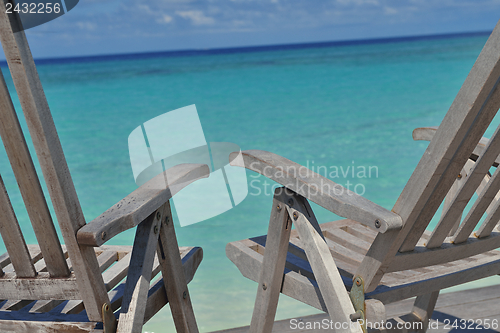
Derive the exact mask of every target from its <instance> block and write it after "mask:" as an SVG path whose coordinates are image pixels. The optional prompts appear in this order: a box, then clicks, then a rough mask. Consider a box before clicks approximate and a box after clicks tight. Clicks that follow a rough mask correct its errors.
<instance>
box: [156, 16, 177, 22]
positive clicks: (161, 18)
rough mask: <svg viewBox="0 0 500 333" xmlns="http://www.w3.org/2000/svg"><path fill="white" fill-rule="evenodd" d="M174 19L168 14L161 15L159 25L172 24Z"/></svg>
mask: <svg viewBox="0 0 500 333" xmlns="http://www.w3.org/2000/svg"><path fill="white" fill-rule="evenodd" d="M173 19H174V18H173V17H172V16H170V15H167V14H163V15H161V17H160V18H159V19H158V20H157V22H158V23H167V24H168V23H170V22H172V21H173Z"/></svg>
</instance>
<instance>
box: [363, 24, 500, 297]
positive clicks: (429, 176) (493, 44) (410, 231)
mask: <svg viewBox="0 0 500 333" xmlns="http://www.w3.org/2000/svg"><path fill="white" fill-rule="evenodd" d="M499 76H500V24H497V26H496V27H495V29H494V30H493V32H492V34H491V36H490V38H489V39H488V41H487V42H486V45H485V46H484V48H483V50H482V51H481V54H480V55H479V57H478V59H477V61H476V63H475V64H474V66H473V68H472V69H471V71H470V73H469V75H468V76H467V79H466V80H465V82H464V84H463V85H462V88H461V89H460V91H459V92H458V94H457V97H456V98H455V100H454V102H453V103H452V105H451V107H450V110H449V111H448V113H447V114H446V116H445V118H444V120H443V122H442V124H441V126H440V127H439V129H438V130H437V132H436V134H435V135H434V138H433V139H432V141H431V143H430V144H429V146H428V147H427V150H426V153H425V154H424V156H423V157H422V159H421V160H420V162H419V164H418V165H417V167H416V169H415V171H414V172H413V174H412V176H411V177H410V180H409V181H408V183H407V185H406V186H405V188H404V190H403V192H402V193H401V195H400V197H399V198H398V200H397V202H396V204H395V205H394V208H393V212H395V213H396V214H398V215H400V216H401V218H402V220H403V221H404V226H403V228H402V229H401V231H400V232H398V233H392V234H387V235H386V234H378V235H377V238H376V239H375V241H374V245H372V247H371V248H370V250H369V251H368V253H367V255H366V256H365V259H364V260H363V263H362V264H361V266H360V269H359V271H358V274H360V275H361V276H363V278H364V280H365V283H366V290H368V291H370V290H374V289H375V287H376V286H377V285H378V283H379V281H380V279H381V278H382V276H383V274H384V271H385V269H386V268H387V266H388V265H389V263H390V260H391V259H392V258H393V257H394V256H395V255H396V253H397V252H398V251H399V250H401V251H403V252H404V251H410V250H412V249H413V248H414V247H415V244H416V243H417V242H418V240H419V238H420V237H421V235H422V234H423V232H424V230H425V228H426V226H427V225H428V223H429V221H430V220H431V218H432V216H433V215H434V214H435V212H436V210H437V209H438V207H439V205H440V204H441V202H442V200H443V198H444V196H445V195H446V193H447V192H448V190H449V189H450V187H451V186H452V184H453V182H454V180H455V179H456V177H457V175H458V173H459V172H460V170H461V168H462V167H463V165H464V164H465V162H466V161H467V159H468V158H469V156H470V155H471V153H472V152H473V150H474V147H475V146H476V144H477V143H478V142H479V140H480V139H481V136H482V134H483V133H484V130H485V129H486V128H487V127H488V124H489V123H490V121H491V119H492V118H493V117H494V115H495V114H496V112H497V110H498V108H499V106H500V100H499V94H498V92H499V91H498V89H497V81H498V77H499ZM403 243H404V246H403Z"/></svg>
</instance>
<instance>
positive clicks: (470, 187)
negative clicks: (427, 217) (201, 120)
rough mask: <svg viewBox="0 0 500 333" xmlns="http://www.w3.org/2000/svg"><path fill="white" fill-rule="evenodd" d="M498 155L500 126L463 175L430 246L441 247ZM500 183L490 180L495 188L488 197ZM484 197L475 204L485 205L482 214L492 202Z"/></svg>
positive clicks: (435, 230)
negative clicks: (458, 188) (461, 182)
mask: <svg viewBox="0 0 500 333" xmlns="http://www.w3.org/2000/svg"><path fill="white" fill-rule="evenodd" d="M498 155H500V127H498V128H497V130H496V131H495V133H494V134H493V136H492V138H491V139H490V140H489V141H488V144H487V146H486V148H485V149H484V152H483V154H482V155H481V156H479V158H478V160H477V161H476V163H474V164H473V166H472V169H471V170H470V172H469V173H467V172H465V177H462V179H465V181H464V182H463V184H462V186H461V188H460V190H459V191H458V192H457V194H456V196H455V197H454V198H453V200H452V202H451V204H450V206H449V207H447V210H446V212H445V213H444V214H443V215H444V216H443V218H442V219H441V220H440V221H439V222H438V225H437V226H436V227H435V228H434V231H433V232H432V235H431V238H430V239H429V241H428V242H427V247H428V248H434V247H439V246H440V245H441V243H442V242H443V240H444V239H445V238H446V237H447V236H448V234H449V232H450V230H451V228H452V227H453V225H455V223H456V221H457V219H458V218H459V217H460V216H462V212H463V210H464V209H465V207H466V206H467V204H468V203H469V201H470V199H471V198H472V195H473V194H474V192H475V191H476V189H477V188H478V186H479V185H480V184H481V182H482V180H483V179H484V177H485V176H486V175H487V174H488V172H489V169H490V167H491V165H492V164H493V162H494V161H495V158H496V157H497V156H498ZM466 164H467V163H466ZM464 168H466V169H468V168H467V167H466V166H464ZM499 185H500V182H494V181H491V180H490V182H489V184H488V186H489V187H493V188H492V189H491V190H490V191H489V192H490V195H489V197H488V198H491V200H493V198H494V197H495V194H496V192H498V189H499ZM483 198H484V196H481V195H480V197H479V199H478V200H477V201H476V202H475V204H474V208H475V207H480V208H483V207H484V210H482V212H481V211H479V213H480V215H482V213H484V211H486V209H487V208H488V206H489V204H490V203H491V200H485V202H484V203H482V199H483ZM474 208H473V209H471V211H472V212H474V211H475V210H474ZM478 215H479V214H478ZM468 217H469V216H468ZM479 218H480V216H477V221H478V220H479ZM466 219H467V218H466ZM472 229H474V228H472Z"/></svg>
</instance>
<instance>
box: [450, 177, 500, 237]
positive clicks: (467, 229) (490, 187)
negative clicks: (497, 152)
mask: <svg viewBox="0 0 500 333" xmlns="http://www.w3.org/2000/svg"><path fill="white" fill-rule="evenodd" d="M499 175H500V168H497V169H496V170H495V173H494V174H493V176H492V177H491V178H490V181H489V182H488V183H487V184H486V187H485V188H484V189H483V191H481V193H480V194H479V197H478V198H477V200H476V202H474V205H473V206H472V208H471V209H470V210H469V213H468V214H467V216H466V217H465V219H464V222H463V223H462V225H461V226H460V228H459V230H458V232H457V234H456V236H455V237H453V238H452V241H453V242H454V243H461V242H464V241H466V240H467V238H469V236H470V235H471V233H472V231H473V230H474V228H475V227H476V225H477V224H478V222H479V220H480V219H481V217H482V216H483V215H484V213H485V212H486V210H487V209H488V207H490V204H491V202H492V201H493V200H494V199H495V196H496V195H497V193H498V190H499V189H500V176H499ZM492 215H494V213H493V214H492ZM492 215H489V216H488V218H490V217H492ZM497 221H498V220H497Z"/></svg>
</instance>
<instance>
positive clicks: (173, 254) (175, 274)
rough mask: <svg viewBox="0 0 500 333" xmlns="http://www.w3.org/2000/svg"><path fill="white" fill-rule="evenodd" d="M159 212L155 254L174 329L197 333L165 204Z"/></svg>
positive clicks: (185, 332)
mask: <svg viewBox="0 0 500 333" xmlns="http://www.w3.org/2000/svg"><path fill="white" fill-rule="evenodd" d="M160 212H161V228H160V237H159V241H158V245H157V254H158V259H159V261H160V268H161V274H162V276H163V281H164V285H165V290H166V293H167V298H168V300H169V303H170V309H171V311H172V317H173V318H174V324H175V328H176V330H177V332H180V333H198V325H197V324H196V318H195V316H194V312H193V306H192V304H191V296H190V295H189V290H188V286H187V282H186V277H185V273H184V270H183V268H182V260H181V256H180V255H179V245H178V244H177V237H176V236H175V229H174V223H173V219H172V212H171V210H170V203H169V202H168V201H167V202H166V203H165V205H163V206H162V208H161V211H160Z"/></svg>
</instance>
